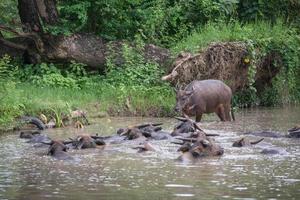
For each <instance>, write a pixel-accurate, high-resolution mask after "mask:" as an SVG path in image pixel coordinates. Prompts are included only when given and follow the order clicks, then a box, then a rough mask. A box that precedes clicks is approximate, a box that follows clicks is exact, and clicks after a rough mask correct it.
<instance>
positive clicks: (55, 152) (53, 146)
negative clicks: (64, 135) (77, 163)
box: [43, 140, 73, 160]
mask: <svg viewBox="0 0 300 200" xmlns="http://www.w3.org/2000/svg"><path fill="white" fill-rule="evenodd" d="M68 143H70V142H64V141H61V140H52V141H51V142H43V144H47V145H50V147H49V149H48V153H47V155H50V156H53V157H54V158H56V159H59V160H71V159H73V158H72V157H71V156H70V155H69V154H67V153H66V152H67V149H68V147H67V146H66V144H68Z"/></svg>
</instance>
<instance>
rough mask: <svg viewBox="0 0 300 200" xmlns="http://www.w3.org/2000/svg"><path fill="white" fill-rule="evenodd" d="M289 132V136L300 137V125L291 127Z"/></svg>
mask: <svg viewBox="0 0 300 200" xmlns="http://www.w3.org/2000/svg"><path fill="white" fill-rule="evenodd" d="M288 133H289V135H288V137H291V138H300V126H295V127H294V128H291V129H289V130H288Z"/></svg>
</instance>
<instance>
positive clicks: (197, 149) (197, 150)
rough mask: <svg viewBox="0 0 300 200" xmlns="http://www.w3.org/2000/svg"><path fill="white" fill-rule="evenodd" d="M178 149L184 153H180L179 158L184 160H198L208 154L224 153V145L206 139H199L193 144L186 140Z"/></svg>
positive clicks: (219, 154) (217, 154)
mask: <svg viewBox="0 0 300 200" xmlns="http://www.w3.org/2000/svg"><path fill="white" fill-rule="evenodd" d="M178 151H181V152H182V155H180V156H179V157H178V158H177V160H179V161H182V162H186V161H188V162H190V161H196V160H197V159H199V158H203V157H207V156H221V155H223V153H224V149H223V148H222V147H220V146H219V145H216V144H215V143H213V142H211V141H209V140H205V139H201V140H197V141H195V142H194V143H193V144H192V143H191V142H188V141H186V142H184V143H183V144H182V146H181V147H180V148H179V149H178Z"/></svg>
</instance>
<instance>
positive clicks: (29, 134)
mask: <svg viewBox="0 0 300 200" xmlns="http://www.w3.org/2000/svg"><path fill="white" fill-rule="evenodd" d="M20 138H23V139H28V140H27V141H26V142H27V143H43V142H46V143H47V142H50V141H51V139H50V138H49V137H48V136H47V135H44V134H41V132H39V131H21V132H20Z"/></svg>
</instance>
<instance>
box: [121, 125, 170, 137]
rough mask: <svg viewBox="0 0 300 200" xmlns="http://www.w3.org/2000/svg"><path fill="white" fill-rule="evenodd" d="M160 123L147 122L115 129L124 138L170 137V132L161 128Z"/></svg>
mask: <svg viewBox="0 0 300 200" xmlns="http://www.w3.org/2000/svg"><path fill="white" fill-rule="evenodd" d="M160 125H162V123H148V124H141V125H136V126H132V127H128V128H121V129H119V130H118V131H117V134H119V135H120V136H125V138H124V139H125V140H134V139H138V138H139V139H145V140H146V139H154V140H164V139H168V138H170V134H169V133H168V132H165V131H163V130H162V127H160Z"/></svg>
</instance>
